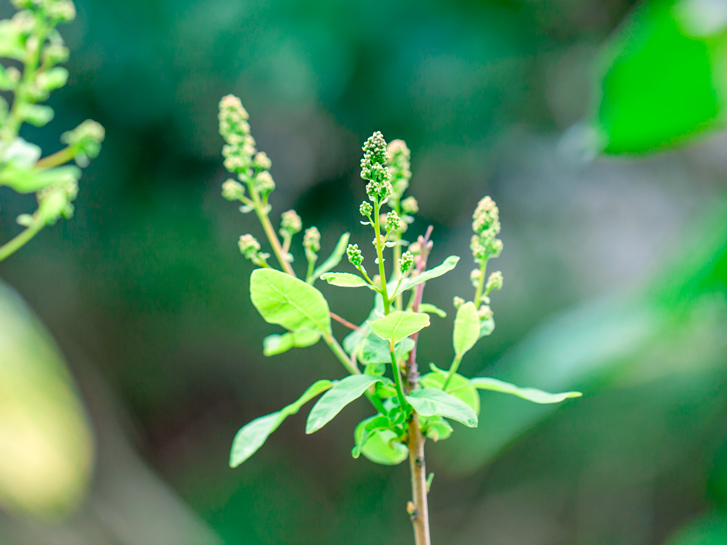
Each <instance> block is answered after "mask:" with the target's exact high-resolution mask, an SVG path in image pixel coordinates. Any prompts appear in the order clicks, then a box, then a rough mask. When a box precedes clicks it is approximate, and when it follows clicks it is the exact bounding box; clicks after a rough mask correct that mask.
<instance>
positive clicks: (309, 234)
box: [303, 227, 321, 255]
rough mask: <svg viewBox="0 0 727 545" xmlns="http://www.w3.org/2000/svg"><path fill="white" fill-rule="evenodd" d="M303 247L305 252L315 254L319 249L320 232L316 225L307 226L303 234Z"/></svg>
mask: <svg viewBox="0 0 727 545" xmlns="http://www.w3.org/2000/svg"><path fill="white" fill-rule="evenodd" d="M303 248H305V251H306V253H310V254H311V255H315V254H317V253H318V251H319V250H320V249H321V233H320V231H318V229H317V228H316V227H309V228H308V229H306V230H305V234H304V235H303Z"/></svg>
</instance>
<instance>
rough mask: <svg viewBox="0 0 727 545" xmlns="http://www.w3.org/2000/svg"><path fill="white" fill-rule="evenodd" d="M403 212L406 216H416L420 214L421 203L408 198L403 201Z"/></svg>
mask: <svg viewBox="0 0 727 545" xmlns="http://www.w3.org/2000/svg"><path fill="white" fill-rule="evenodd" d="M401 211H402V212H404V214H411V215H413V214H416V213H417V212H419V203H418V202H417V200H416V199H415V198H414V197H407V198H406V199H404V200H403V201H401Z"/></svg>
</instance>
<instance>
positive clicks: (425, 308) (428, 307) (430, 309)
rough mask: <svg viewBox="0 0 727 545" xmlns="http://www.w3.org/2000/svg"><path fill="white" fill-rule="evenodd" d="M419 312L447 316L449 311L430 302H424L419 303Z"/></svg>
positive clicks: (441, 316)
mask: <svg viewBox="0 0 727 545" xmlns="http://www.w3.org/2000/svg"><path fill="white" fill-rule="evenodd" d="M419 312H426V313H427V314H436V315H437V316H439V317H440V318H446V317H447V313H446V312H444V311H443V310H442V309H441V308H439V307H436V306H434V305H432V304H429V303H422V304H421V305H419Z"/></svg>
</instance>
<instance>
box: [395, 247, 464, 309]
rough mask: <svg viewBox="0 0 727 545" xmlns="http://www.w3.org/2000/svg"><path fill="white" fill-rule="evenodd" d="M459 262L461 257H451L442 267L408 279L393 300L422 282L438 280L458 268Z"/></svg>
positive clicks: (438, 266)
mask: <svg viewBox="0 0 727 545" xmlns="http://www.w3.org/2000/svg"><path fill="white" fill-rule="evenodd" d="M458 261H459V257H457V256H456V255H451V256H449V257H448V258H447V259H445V260H444V261H443V262H442V264H441V265H437V266H436V267H434V268H433V269H429V270H428V271H424V272H423V273H421V274H419V275H417V276H413V277H410V278H407V279H406V280H404V281H403V282H402V283H401V286H400V287H399V289H398V290H397V292H396V293H395V294H394V295H392V296H391V298H392V299H393V298H394V297H396V296H397V295H399V294H400V293H404V292H405V291H407V290H410V289H412V288H413V287H414V286H417V285H419V284H421V283H422V282H427V281H429V280H431V279H433V278H437V277H439V276H442V275H443V274H445V273H448V272H449V271H451V270H452V269H454V268H455V267H456V266H457V262H458Z"/></svg>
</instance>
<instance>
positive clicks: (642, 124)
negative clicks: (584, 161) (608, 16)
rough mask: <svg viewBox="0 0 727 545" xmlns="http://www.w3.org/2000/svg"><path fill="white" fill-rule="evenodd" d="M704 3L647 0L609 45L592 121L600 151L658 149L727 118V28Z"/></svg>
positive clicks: (699, 132) (717, 126)
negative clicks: (711, 17) (717, 22)
mask: <svg viewBox="0 0 727 545" xmlns="http://www.w3.org/2000/svg"><path fill="white" fill-rule="evenodd" d="M700 4H701V6H700ZM704 4H705V3H704V2H699V1H696V0H678V1H676V0H668V1H665V0H651V1H648V2H644V3H643V4H641V5H639V7H638V8H637V9H636V10H635V11H634V12H633V13H632V15H631V16H630V17H629V18H628V19H627V20H626V22H625V23H623V24H622V26H621V28H620V29H619V31H618V32H617V33H616V34H615V35H614V36H613V37H612V38H611V40H610V41H609V43H608V44H607V45H606V47H605V50H604V53H603V57H602V60H601V63H602V66H603V68H602V70H601V72H602V75H601V78H600V81H599V86H600V90H599V93H598V95H599V96H598V97H597V101H596V102H595V109H594V111H593V114H592V120H591V122H592V125H593V127H594V128H595V131H596V133H597V138H598V140H599V143H598V146H599V147H600V150H601V151H603V152H605V153H608V154H638V153H644V152H651V151H658V150H662V149H664V148H669V147H672V146H675V145H677V144H679V143H681V142H683V141H684V140H686V139H688V138H689V137H692V136H695V135H698V134H701V133H703V132H705V131H708V130H711V129H715V128H720V127H723V126H724V125H725V121H726V120H727V116H726V114H725V104H726V100H727V92H726V91H727V88H726V87H725V86H726V85H727V80H725V78H724V66H725V63H726V62H727V32H725V25H724V24H722V25H717V26H714V25H713V24H712V25H711V26H710V23H713V22H714V21H712V22H710V21H708V20H704V19H705V17H708V13H707V14H706V15H705V14H704V13H703V12H704V10H703V9H702V8H703V7H704V6H703V5H704Z"/></svg>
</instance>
